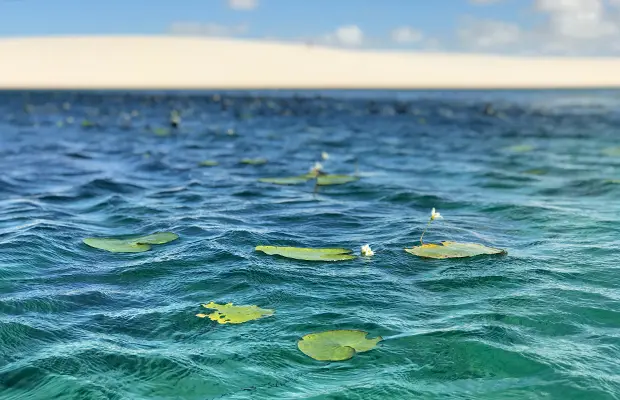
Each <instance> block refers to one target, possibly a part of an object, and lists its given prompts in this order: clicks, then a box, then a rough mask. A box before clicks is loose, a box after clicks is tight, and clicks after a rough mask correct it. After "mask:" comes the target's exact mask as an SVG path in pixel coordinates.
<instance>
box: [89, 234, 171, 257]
mask: <svg viewBox="0 0 620 400" xmlns="http://www.w3.org/2000/svg"><path fill="white" fill-rule="evenodd" d="M178 238H179V236H178V235H177V234H175V233H172V232H157V233H154V234H152V235H147V236H140V237H135V238H128V239H112V238H86V239H84V240H83V242H84V243H85V244H87V245H88V246H90V247H94V248H96V249H101V250H106V251H111V252H113V253H140V252H143V251H147V250H150V249H151V246H149V245H151V244H164V243H168V242H172V241H173V240H176V239H178Z"/></svg>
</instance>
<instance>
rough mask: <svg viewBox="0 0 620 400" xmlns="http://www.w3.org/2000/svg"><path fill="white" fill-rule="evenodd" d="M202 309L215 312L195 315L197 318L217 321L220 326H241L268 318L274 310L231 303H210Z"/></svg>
mask: <svg viewBox="0 0 620 400" xmlns="http://www.w3.org/2000/svg"><path fill="white" fill-rule="evenodd" d="M202 306H203V307H204V308H210V309H214V310H217V311H215V312H213V313H211V314H196V316H197V317H199V318H206V317H208V318H209V319H210V320H211V321H217V322H218V323H220V324H242V323H244V322H248V321H252V320H255V319H259V318H264V317H269V316H271V315H273V313H274V312H275V311H274V310H269V309H265V308H260V307H258V306H253V305H252V306H234V305H233V303H228V304H216V303H214V302H210V303H209V304H203V305H202Z"/></svg>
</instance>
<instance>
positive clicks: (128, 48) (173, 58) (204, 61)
mask: <svg viewBox="0 0 620 400" xmlns="http://www.w3.org/2000/svg"><path fill="white" fill-rule="evenodd" d="M0 58H1V59H2V60H9V61H8V62H3V63H0V90H25V89H29V90H110V91H113V90H141V91H149V90H152V91H163V90H182V91H185V90H187V91H200V90H205V91H206V90H231V91H234V90H420V91H427V90H428V91H434V90H469V91H475V90H540V89H549V90H561V89H565V90H578V89H592V90H596V89H600V90H606V89H609V90H613V89H617V88H620V74H618V73H617V71H620V58H569V57H523V56H498V55H476V54H463V53H458V54H457V53H454V54H451V53H426V52H424V53H416V52H398V51H383V50H382V51H372V50H351V49H338V48H331V47H324V46H319V45H312V46H308V45H306V44H303V43H287V42H267V41H256V40H254V41H253V40H241V39H223V38H207V37H204V38H203V37H190V36H166V35H157V36H155V35H154V36H122V35H119V36H52V37H20V38H1V39H0Z"/></svg>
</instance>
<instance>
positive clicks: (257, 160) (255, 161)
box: [240, 158, 267, 165]
mask: <svg viewBox="0 0 620 400" xmlns="http://www.w3.org/2000/svg"><path fill="white" fill-rule="evenodd" d="M240 162H241V164H247V165H263V164H267V160H266V159H265V158H244V159H243V160H241V161H240Z"/></svg>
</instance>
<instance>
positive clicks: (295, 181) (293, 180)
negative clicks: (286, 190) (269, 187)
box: [258, 174, 314, 185]
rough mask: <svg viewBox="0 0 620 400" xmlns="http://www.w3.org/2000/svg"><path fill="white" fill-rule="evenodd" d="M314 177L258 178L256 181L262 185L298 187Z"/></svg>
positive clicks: (307, 175)
mask: <svg viewBox="0 0 620 400" xmlns="http://www.w3.org/2000/svg"><path fill="white" fill-rule="evenodd" d="M313 178H314V175H309V174H306V175H299V176H288V177H285V178H260V179H259V180H258V181H259V182H263V183H273V184H275V185H299V184H300V183H305V182H308V181H309V180H310V179H313Z"/></svg>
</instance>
